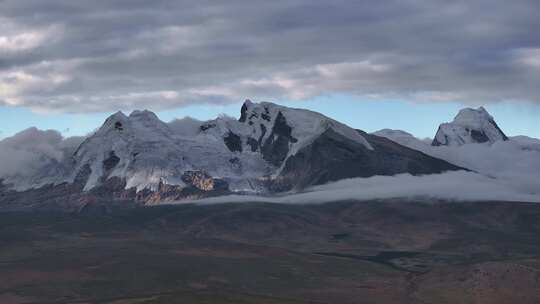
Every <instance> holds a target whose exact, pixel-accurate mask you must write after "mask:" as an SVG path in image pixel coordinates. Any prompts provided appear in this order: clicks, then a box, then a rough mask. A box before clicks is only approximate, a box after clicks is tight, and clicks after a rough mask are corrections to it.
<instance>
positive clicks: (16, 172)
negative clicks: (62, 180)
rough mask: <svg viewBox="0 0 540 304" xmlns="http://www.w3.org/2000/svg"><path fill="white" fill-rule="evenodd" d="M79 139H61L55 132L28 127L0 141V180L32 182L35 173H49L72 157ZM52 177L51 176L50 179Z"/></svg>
mask: <svg viewBox="0 0 540 304" xmlns="http://www.w3.org/2000/svg"><path fill="white" fill-rule="evenodd" d="M82 140H83V137H69V138H63V137H62V135H61V134H60V133H59V132H58V131H54V130H46V131H42V130H38V129H36V128H29V129H26V130H24V131H21V132H19V133H17V134H15V135H14V136H12V137H8V138H6V139H4V140H1V141H0V164H1V165H0V179H1V178H7V179H8V182H9V180H10V179H21V180H23V181H25V182H26V183H30V184H31V183H32V178H33V177H36V174H40V173H42V174H47V173H50V172H49V171H48V170H47V169H46V168H48V167H51V169H53V168H55V167H58V164H59V163H61V162H62V161H64V159H66V157H68V156H70V155H72V154H73V152H74V151H75V149H76V148H77V147H78V146H79V144H80V143H81V142H82ZM53 173H54V172H53ZM52 177H54V176H52Z"/></svg>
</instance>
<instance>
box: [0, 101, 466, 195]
mask: <svg viewBox="0 0 540 304" xmlns="http://www.w3.org/2000/svg"><path fill="white" fill-rule="evenodd" d="M61 163H62V170H61V171H60V170H59V172H66V173H65V174H64V175H58V176H56V177H55V180H54V181H50V179H48V180H47V181H48V182H49V185H47V186H42V185H44V184H45V183H44V181H40V180H35V179H33V180H32V182H33V183H34V184H33V185H31V186H29V187H27V189H28V188H29V189H28V190H26V191H24V192H20V190H24V189H21V188H23V187H21V186H20V185H16V182H17V181H18V180H14V179H11V178H10V176H4V177H2V178H3V179H4V182H3V184H4V187H5V186H6V185H8V186H9V187H10V188H11V189H16V190H18V191H19V192H17V191H11V192H10V193H11V194H10V195H11V199H12V200H13V198H14V197H15V196H17V194H20V193H26V194H27V196H26V197H29V196H28V193H32V195H31V196H32V197H34V196H36V192H37V193H39V194H38V196H41V198H42V199H43V195H44V193H43V191H44V190H43V189H44V187H45V188H47V187H48V188H47V189H48V190H47V192H46V194H47V195H49V196H52V198H51V199H52V200H53V201H55V202H58V201H61V200H62V197H64V198H65V196H66V195H69V196H70V197H72V199H74V198H73V197H75V200H77V201H78V202H79V205H81V206H82V205H85V204H87V203H88V202H91V201H107V200H133V201H138V202H142V203H157V202H161V201H166V200H180V199H183V198H197V197H204V196H209V195H221V194H224V193H266V194H271V193H275V192H283V191H290V190H295V189H302V188H304V187H307V186H310V185H318V184H323V183H326V182H330V181H336V180H339V179H343V178H351V177H368V176H373V175H394V174H398V173H411V174H415V175H416V174H431V173H441V172H443V171H448V170H459V169H461V168H460V167H457V166H454V165H452V164H450V163H447V162H445V161H442V160H440V159H436V158H433V157H430V156H427V155H425V154H423V153H420V152H418V151H415V150H412V149H409V148H407V147H404V146H401V145H398V144H396V143H394V142H392V141H390V140H387V139H385V138H382V137H379V136H374V135H370V134H367V133H364V132H362V131H359V130H355V129H353V128H350V127H348V126H346V125H344V124H342V123H339V122H337V121H335V120H333V119H330V118H328V117H326V116H324V115H322V114H319V113H316V112H312V111H308V110H302V109H293V108H287V107H283V106H279V105H276V104H273V103H268V102H261V103H253V102H251V101H249V100H247V101H246V102H245V103H244V104H243V106H242V108H241V115H240V118H239V119H234V118H231V117H227V116H221V117H218V118H217V119H214V120H210V121H206V122H199V121H196V120H193V119H188V120H183V121H179V120H177V121H173V122H171V123H165V122H163V121H161V120H160V119H159V118H158V117H157V116H156V115H155V114H154V113H152V112H150V111H134V112H132V113H131V114H130V115H129V116H127V115H125V114H123V113H122V112H117V113H115V114H113V115H111V116H110V117H109V118H107V120H106V121H105V123H104V124H103V125H102V126H101V127H100V128H99V129H98V130H97V131H96V132H95V133H94V134H92V135H91V136H89V137H87V138H86V139H85V140H84V141H83V142H82V144H80V146H79V147H78V148H77V149H76V151H75V152H74V153H73V155H72V157H70V158H68V159H64V160H63V161H62V162H61ZM49 170H50V168H49ZM38 176H39V175H38ZM1 184H2V182H1V179H0V185H1ZM27 184H28V183H26V184H25V185H27ZM73 195H75V196H73Z"/></svg>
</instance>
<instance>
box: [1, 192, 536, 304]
mask: <svg viewBox="0 0 540 304" xmlns="http://www.w3.org/2000/svg"><path fill="white" fill-rule="evenodd" d="M539 235H540V204H532V203H506V202H478V203H451V202H402V201H399V200H384V201H370V202H339V203H328V204H323V205H280V204H264V203H236V204H217V205H206V206H195V205H178V206H161V207H148V208H138V209H133V210H124V211H116V212H114V213H112V214H65V213H64V214H62V213H30V212H26V213H13V212H12V213H0V303H5V304H10V303H28V304H30V303H36V304H37V303H40V304H48V303H50V304H53V303H54V304H56V303H109V304H128V303H129V304H131V303H139V304H141V303H145V304H150V303H262V304H264V303H433V304H445V303H486V304H488V303H489V304H499V303H500V304H502V303H508V304H510V303H540V242H539V238H538V236H539Z"/></svg>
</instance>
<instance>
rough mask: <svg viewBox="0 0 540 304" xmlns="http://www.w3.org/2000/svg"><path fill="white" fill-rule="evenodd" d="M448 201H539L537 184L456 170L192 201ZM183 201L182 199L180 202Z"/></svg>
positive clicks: (345, 181)
mask: <svg viewBox="0 0 540 304" xmlns="http://www.w3.org/2000/svg"><path fill="white" fill-rule="evenodd" d="M393 198H400V199H403V200H405V201H406V200H415V199H421V200H451V201H519V202H539V203H540V183H539V182H538V181H537V182H536V186H535V187H532V185H531V187H524V185H521V184H518V183H513V182H511V181H508V180H500V179H496V178H490V177H487V176H484V175H481V174H477V173H472V172H465V171H458V172H447V173H443V174H433V175H424V176H412V175H410V174H400V175H396V176H375V177H370V178H353V179H347V180H342V181H338V182H335V183H330V184H326V185H323V186H317V187H313V188H310V189H308V190H306V191H305V192H302V193H294V194H288V195H283V196H279V197H262V196H241V195H230V196H222V197H215V198H207V199H202V200H199V201H195V202H196V203H200V204H217V203H231V202H270V203H280V204H321V203H328V202H337V201H344V200H359V201H362V200H373V199H393ZM180 203H184V202H180Z"/></svg>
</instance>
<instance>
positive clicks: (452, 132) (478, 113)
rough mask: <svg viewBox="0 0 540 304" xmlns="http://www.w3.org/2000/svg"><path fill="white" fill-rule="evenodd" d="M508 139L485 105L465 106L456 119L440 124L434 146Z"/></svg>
mask: <svg viewBox="0 0 540 304" xmlns="http://www.w3.org/2000/svg"><path fill="white" fill-rule="evenodd" d="M501 140H502V141H504V140H508V137H507V136H506V135H505V134H504V132H503V131H502V130H501V129H500V128H499V126H498V125H497V123H496V122H495V120H494V119H493V116H491V115H490V114H489V113H488V112H487V111H486V109H484V107H479V108H478V109H472V108H465V109H462V110H461V111H459V113H458V114H457V115H456V117H455V118H454V120H453V121H452V122H450V123H444V124H442V125H440V126H439V129H438V130H437V134H436V135H435V138H434V139H433V142H432V145H433V146H461V145H464V144H469V143H489V144H492V143H494V142H496V141H501Z"/></svg>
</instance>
